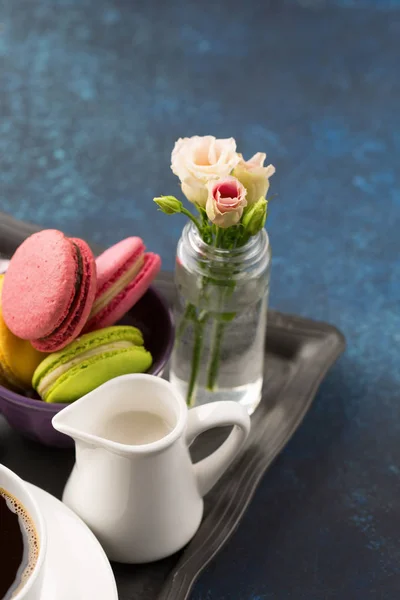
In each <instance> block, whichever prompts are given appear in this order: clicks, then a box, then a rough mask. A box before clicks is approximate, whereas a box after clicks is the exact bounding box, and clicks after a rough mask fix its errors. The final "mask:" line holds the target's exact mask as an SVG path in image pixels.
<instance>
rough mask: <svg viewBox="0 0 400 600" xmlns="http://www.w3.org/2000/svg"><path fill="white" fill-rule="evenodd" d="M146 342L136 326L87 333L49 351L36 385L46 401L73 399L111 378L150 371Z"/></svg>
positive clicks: (116, 327)
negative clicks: (66, 344)
mask: <svg viewBox="0 0 400 600" xmlns="http://www.w3.org/2000/svg"><path fill="white" fill-rule="evenodd" d="M143 343H144V342H143V336H142V334H141V332H140V331H139V329H136V327H129V326H124V325H116V326H114V327H106V328H104V329H99V330H97V331H94V332H92V333H87V334H85V335H82V336H80V337H79V338H77V339H76V340H75V341H74V342H72V343H71V344H69V345H68V346H66V347H65V348H63V349H62V350H60V351H59V352H54V353H53V354H49V356H47V357H46V358H45V359H44V361H42V362H41V363H40V365H39V366H38V367H37V369H36V371H35V372H34V374H33V378H32V386H33V388H34V389H35V390H36V391H37V392H38V394H39V395H40V396H41V398H42V399H43V400H44V401H45V402H73V401H74V400H77V399H78V398H81V396H84V395H85V394H88V393H89V392H91V391H92V390H94V389H95V388H97V387H98V386H99V385H102V384H103V383H105V382H106V381H108V380H109V379H113V378H114V377H118V376H119V375H126V374H127V373H144V372H145V371H147V370H148V369H149V368H150V366H151V364H152V357H151V354H150V352H148V351H147V350H146V349H145V347H144V345H143Z"/></svg>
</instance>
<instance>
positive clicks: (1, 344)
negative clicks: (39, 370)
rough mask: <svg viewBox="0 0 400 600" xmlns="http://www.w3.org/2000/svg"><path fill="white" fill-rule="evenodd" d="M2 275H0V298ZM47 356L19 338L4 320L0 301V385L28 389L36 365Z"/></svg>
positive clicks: (15, 388)
mask: <svg viewBox="0 0 400 600" xmlns="http://www.w3.org/2000/svg"><path fill="white" fill-rule="evenodd" d="M3 281H4V275H0V298H1V291H2V288H3ZM46 356H47V354H43V352H39V351H38V350H35V348H33V346H32V345H31V343H30V342H28V341H27V340H21V339H20V338H18V337H17V336H15V335H14V334H13V333H11V331H10V330H9V329H8V327H7V325H6V324H5V322H4V319H3V314H2V310H1V301H0V385H4V386H5V387H7V388H10V389H14V390H29V389H30V388H31V387H32V375H33V373H34V371H35V369H36V367H37V366H38V365H39V364H40V363H41V362H42V360H43V359H44V358H45V357H46Z"/></svg>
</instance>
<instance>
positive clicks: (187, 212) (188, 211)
mask: <svg viewBox="0 0 400 600" xmlns="http://www.w3.org/2000/svg"><path fill="white" fill-rule="evenodd" d="M181 213H182V214H183V215H186V216H187V217H189V219H190V220H191V221H192V222H193V223H194V224H195V225H196V227H197V229H198V230H199V232H200V233H201V227H200V223H199V222H198V220H197V219H196V217H195V216H194V215H192V213H191V212H190V210H188V209H187V208H185V207H184V206H183V207H182V209H181Z"/></svg>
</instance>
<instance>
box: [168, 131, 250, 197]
mask: <svg viewBox="0 0 400 600" xmlns="http://www.w3.org/2000/svg"><path fill="white" fill-rule="evenodd" d="M239 161H240V156H239V154H238V153H237V152H236V142H235V140H234V138H228V139H216V138H215V137H214V136H212V135H206V136H203V137H201V136H198V135H195V136H193V137H191V138H180V139H179V140H178V141H177V142H176V143H175V147H174V149H173V151H172V155H171V169H172V172H173V173H174V174H175V175H177V176H178V177H179V179H180V181H181V186H182V192H183V193H184V194H185V196H186V198H187V199H188V200H189V201H190V202H193V203H196V204H198V205H200V206H202V207H203V208H204V207H205V205H206V202H207V197H208V189H207V184H208V182H209V181H213V180H217V179H222V178H224V177H227V176H228V175H230V174H231V172H232V170H233V169H234V168H235V167H236V165H237V164H238V162H239Z"/></svg>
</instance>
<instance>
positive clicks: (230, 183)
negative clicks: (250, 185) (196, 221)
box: [206, 176, 247, 229]
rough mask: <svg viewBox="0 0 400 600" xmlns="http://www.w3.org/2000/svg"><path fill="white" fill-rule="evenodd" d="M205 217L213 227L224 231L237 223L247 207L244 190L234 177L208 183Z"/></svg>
mask: <svg viewBox="0 0 400 600" xmlns="http://www.w3.org/2000/svg"><path fill="white" fill-rule="evenodd" d="M207 187H208V198H207V203H206V212H207V216H208V218H209V219H210V221H211V222H212V223H214V225H217V226H218V227H221V228H222V229H226V228H227V227H231V226H232V225H236V224H237V223H239V221H240V219H241V218H242V215H243V209H244V207H245V206H246V205H247V201H246V189H245V187H244V186H243V185H242V184H241V183H240V181H238V180H237V179H236V178H235V177H231V176H229V177H225V178H224V179H219V180H218V181H210V182H209V183H208V186H207Z"/></svg>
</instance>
